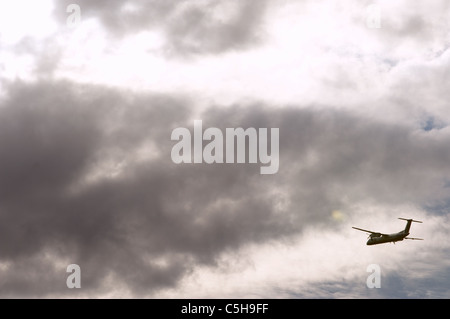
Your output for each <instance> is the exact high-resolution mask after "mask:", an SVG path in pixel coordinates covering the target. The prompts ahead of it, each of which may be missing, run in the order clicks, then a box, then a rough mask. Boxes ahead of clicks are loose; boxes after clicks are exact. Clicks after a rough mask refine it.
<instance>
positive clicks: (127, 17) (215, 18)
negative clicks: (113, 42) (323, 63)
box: [54, 0, 268, 55]
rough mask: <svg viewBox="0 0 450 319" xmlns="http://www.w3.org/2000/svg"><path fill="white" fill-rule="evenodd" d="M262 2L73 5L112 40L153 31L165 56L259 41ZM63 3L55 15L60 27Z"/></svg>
mask: <svg viewBox="0 0 450 319" xmlns="http://www.w3.org/2000/svg"><path fill="white" fill-rule="evenodd" d="M267 2H268V1H266V0H264V1H253V0H245V1H234V2H221V1H209V0H204V1H196V2H192V1H160V0H158V1H127V2H125V3H124V2H123V1H96V2H95V3H92V1H84V0H82V1H78V3H77V4H78V5H79V6H80V8H81V10H82V15H83V19H89V18H97V19H99V20H100V21H101V23H102V25H103V26H104V27H105V28H106V29H107V30H108V32H109V33H110V35H111V36H114V37H116V36H125V35H129V34H132V33H139V32H141V31H148V30H158V31H161V32H162V33H163V34H164V36H165V37H166V41H167V43H166V46H165V49H164V50H165V51H166V53H167V54H168V55H191V54H208V53H213V54H216V53H222V52H226V51H230V50H242V49H246V48H248V47H251V46H253V45H255V44H257V43H259V42H260V41H262V39H263V32H261V27H262V23H263V20H264V13H265V10H266V7H267ZM69 4H70V2H68V1H58V2H57V3H56V6H55V9H54V14H55V17H56V18H57V20H58V21H59V22H60V23H65V19H66V16H65V15H64V14H63V13H64V12H65V8H66V7H67V6H68V5H69Z"/></svg>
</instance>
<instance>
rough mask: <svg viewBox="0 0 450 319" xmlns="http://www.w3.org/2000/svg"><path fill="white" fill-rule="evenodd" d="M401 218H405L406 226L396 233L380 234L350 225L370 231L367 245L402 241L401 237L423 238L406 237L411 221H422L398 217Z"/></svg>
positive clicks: (368, 231) (367, 231)
mask: <svg viewBox="0 0 450 319" xmlns="http://www.w3.org/2000/svg"><path fill="white" fill-rule="evenodd" d="M399 219H401V220H406V227H405V229H404V230H402V231H399V232H398V233H394V234H382V233H379V232H374V231H370V230H366V229H362V228H358V227H352V228H354V229H356V230H360V231H364V232H366V233H370V235H369V237H368V238H369V240H368V241H367V243H366V244H367V245H378V244H384V243H394V244H395V242H397V241H402V240H403V239H411V240H423V238H414V237H407V236H408V235H409V229H410V228H411V223H412V222H415V223H422V222H421V221H419V220H414V219H406V218H399Z"/></svg>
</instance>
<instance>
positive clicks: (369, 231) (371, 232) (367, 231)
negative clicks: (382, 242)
mask: <svg viewBox="0 0 450 319" xmlns="http://www.w3.org/2000/svg"><path fill="white" fill-rule="evenodd" d="M352 228H353V229H356V230H360V231H364V232H366V233H370V234H380V235H383V236H387V234H382V233H380V232H377V231H371V230H366V229H362V228H358V227H352Z"/></svg>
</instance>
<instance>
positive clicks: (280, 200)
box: [0, 0, 450, 299]
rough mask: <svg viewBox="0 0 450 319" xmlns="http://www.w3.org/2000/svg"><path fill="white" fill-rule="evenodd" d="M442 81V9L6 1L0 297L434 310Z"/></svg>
mask: <svg viewBox="0 0 450 319" xmlns="http://www.w3.org/2000/svg"><path fill="white" fill-rule="evenodd" d="M74 5H75V6H74ZM449 85H450V3H449V2H448V1H446V0H426V1H425V0H417V1H414V3H412V2H411V1H406V0H396V1H387V0H378V1H376V0H370V1H361V0H348V1H325V0H323V1H317V0H315V1H312V0H258V1H256V0H240V1H236V0H227V1H225V0H198V1H183V0H148V1H137V0H128V1H116V0H108V1H107V0H98V1H95V2H94V1H87V0H78V1H72V0H71V1H66V0H58V1H56V0H40V1H32V0H15V1H2V2H0V149H1V150H2V151H1V156H0V297H1V298H55V297H56V298H286V299H288V298H327V299H328V298H329V299H332V298H333V299H334V298H358V299H359V298H383V299H384V298H449V297H450V290H449V288H450V259H449V258H448V256H449V254H450V241H449V240H448V234H449V233H450V166H449V163H450V127H449V126H448V123H450V104H449V102H448V101H450V90H448V87H449ZM194 120H202V124H203V128H204V129H206V128H218V129H220V130H222V132H225V130H226V128H244V129H246V128H257V129H261V128H278V129H279V169H278V171H277V172H276V173H275V174H266V175H264V174H260V166H261V165H260V163H257V164H255V163H248V162H246V163H223V164H220V163H212V164H208V163H190V164H189V163H180V164H177V163H175V162H174V161H173V160H172V158H171V150H172V148H173V147H174V145H175V144H176V141H174V140H172V139H171V134H172V131H173V130H175V129H176V128H180V127H182V128H187V129H189V130H190V131H193V128H194ZM399 217H402V218H413V219H416V220H420V221H423V223H422V224H416V223H413V225H412V227H411V236H412V237H420V238H424V239H425V240H423V241H408V240H405V241H402V242H398V243H396V244H395V245H394V244H390V243H389V244H383V245H377V246H366V241H367V234H365V233H363V232H359V231H356V230H354V229H352V226H356V227H360V228H364V229H369V230H373V231H379V232H383V233H394V232H398V231H400V230H402V229H404V227H405V222H404V221H402V220H398V219H397V218H399ZM71 264H76V265H79V267H80V270H81V288H69V287H68V285H67V281H66V280H67V279H68V276H70V275H71V273H70V272H67V267H68V265H71ZM374 264H375V265H378V266H379V269H380V270H381V275H380V287H379V288H370V287H368V285H367V280H368V277H369V276H370V275H371V272H370V271H368V269H371V268H370V266H371V265H374Z"/></svg>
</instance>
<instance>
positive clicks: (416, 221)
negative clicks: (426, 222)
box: [398, 217, 422, 223]
mask: <svg viewBox="0 0 450 319" xmlns="http://www.w3.org/2000/svg"><path fill="white" fill-rule="evenodd" d="M398 219H401V220H406V221H412V222H415V223H422V222H421V221H420V220H414V219H411V218H410V219H407V218H401V217H399V218H398Z"/></svg>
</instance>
